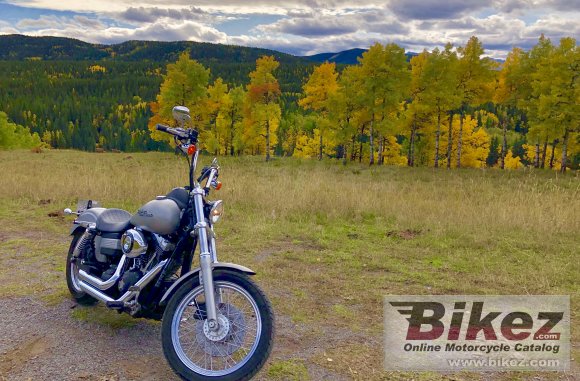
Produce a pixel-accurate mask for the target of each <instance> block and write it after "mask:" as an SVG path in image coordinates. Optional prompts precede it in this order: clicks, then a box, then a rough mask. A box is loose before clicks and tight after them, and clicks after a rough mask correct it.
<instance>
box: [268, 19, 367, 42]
mask: <svg viewBox="0 0 580 381" xmlns="http://www.w3.org/2000/svg"><path fill="white" fill-rule="evenodd" d="M258 29H259V30H261V31H263V32H277V33H286V34H293V35H296V36H304V37H320V36H332V35H341V34H348V33H352V32H356V30H357V26H356V25H355V24H353V23H348V22H344V20H340V19H337V18H335V17H324V18H323V19H320V18H292V19H283V20H280V21H278V22H276V23H274V24H270V25H264V26H261V27H259V28H258Z"/></svg>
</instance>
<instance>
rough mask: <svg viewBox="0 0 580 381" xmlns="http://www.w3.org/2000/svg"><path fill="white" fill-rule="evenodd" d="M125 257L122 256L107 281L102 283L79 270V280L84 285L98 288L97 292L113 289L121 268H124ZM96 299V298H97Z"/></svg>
mask: <svg viewBox="0 0 580 381" xmlns="http://www.w3.org/2000/svg"><path fill="white" fill-rule="evenodd" d="M126 260H127V257H126V256H125V255H123V256H122V257H121V260H120V261H119V264H118V265H117V269H116V270H115V273H114V274H113V275H112V276H111V277H110V278H109V279H107V280H105V281H103V280H101V279H99V278H97V277H94V276H92V275H91V274H89V273H87V272H86V271H84V270H81V269H79V279H80V280H81V281H83V282H85V283H88V284H90V285H91V286H93V287H95V288H98V289H99V290H103V291H104V290H108V289H109V288H111V287H113V286H114V285H115V284H116V283H117V281H118V280H119V278H120V277H121V274H122V272H123V268H124V267H125V261H126ZM97 299H98V298H97Z"/></svg>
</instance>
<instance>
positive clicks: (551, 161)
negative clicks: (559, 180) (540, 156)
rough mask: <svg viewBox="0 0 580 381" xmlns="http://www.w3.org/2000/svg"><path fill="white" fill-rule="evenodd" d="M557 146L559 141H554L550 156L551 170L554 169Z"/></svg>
mask: <svg viewBox="0 0 580 381" xmlns="http://www.w3.org/2000/svg"><path fill="white" fill-rule="evenodd" d="M556 144H558V139H554V141H553V142H552V153H551V154H550V169H552V168H554V151H555V150H556Z"/></svg>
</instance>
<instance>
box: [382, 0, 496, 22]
mask: <svg viewBox="0 0 580 381" xmlns="http://www.w3.org/2000/svg"><path fill="white" fill-rule="evenodd" d="M490 5H491V1H489V0H447V1H440V0H391V2H390V3H389V9H390V10H391V11H393V13H395V14H396V15H397V16H400V17H401V18H403V19H414V20H429V19H445V18H451V17H457V16H459V15H462V14H465V13H466V12H470V11H471V12H473V11H478V10H480V9H482V8H485V7H487V6H490Z"/></svg>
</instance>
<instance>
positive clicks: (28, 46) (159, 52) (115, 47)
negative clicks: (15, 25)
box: [0, 34, 308, 64]
mask: <svg viewBox="0 0 580 381" xmlns="http://www.w3.org/2000/svg"><path fill="white" fill-rule="evenodd" d="M187 49H189V50H190V52H191V57H192V58H194V59H197V60H199V61H201V62H208V61H223V62H230V63H231V62H248V63H249V62H252V63H253V62H255V61H256V59H258V58H259V57H260V56H263V55H273V56H274V57H276V59H277V60H278V61H280V62H282V63H286V64H287V63H290V64H292V63H299V62H301V63H308V61H307V60H306V59H304V58H301V57H296V56H293V55H291V54H286V53H281V52H278V51H275V50H269V49H262V48H249V47H245V46H234V45H222V44H211V43H207V42H194V41H175V42H165V41H126V42H122V43H120V44H112V45H103V44H91V43H88V42H84V41H80V40H77V39H74V38H66V37H31V36H24V35H20V34H10V35H0V60H2V61H24V60H42V61H86V60H94V61H100V60H116V61H158V62H170V61H176V60H177V58H178V56H179V54H180V53H181V52H183V51H184V50H187Z"/></svg>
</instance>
